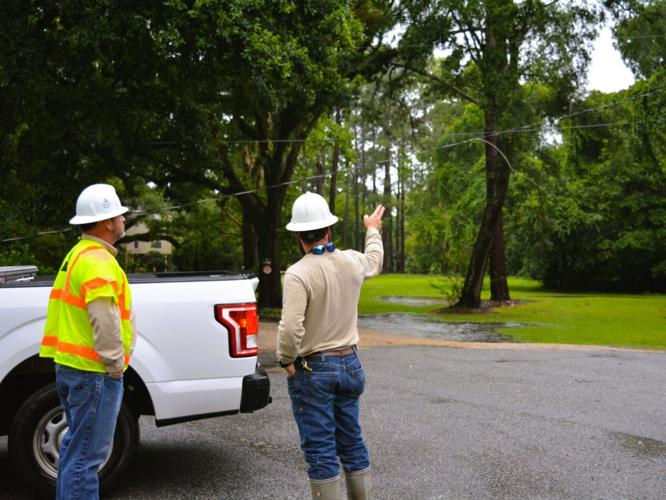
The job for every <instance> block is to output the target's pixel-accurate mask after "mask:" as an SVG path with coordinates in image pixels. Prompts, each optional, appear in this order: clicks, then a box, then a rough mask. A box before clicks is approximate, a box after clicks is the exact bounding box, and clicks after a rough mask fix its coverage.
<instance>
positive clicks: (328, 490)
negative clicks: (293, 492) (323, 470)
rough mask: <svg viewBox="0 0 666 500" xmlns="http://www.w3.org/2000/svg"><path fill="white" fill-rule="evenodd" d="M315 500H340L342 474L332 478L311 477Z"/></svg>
mask: <svg viewBox="0 0 666 500" xmlns="http://www.w3.org/2000/svg"><path fill="white" fill-rule="evenodd" d="M310 488H311V489H312V498H313V499H314V500H340V476H335V477H333V478H331V479H321V480H318V479H310Z"/></svg>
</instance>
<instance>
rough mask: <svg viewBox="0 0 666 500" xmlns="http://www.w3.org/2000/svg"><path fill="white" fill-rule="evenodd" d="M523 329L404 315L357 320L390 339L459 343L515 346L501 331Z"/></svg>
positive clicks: (513, 325)
mask: <svg viewBox="0 0 666 500" xmlns="http://www.w3.org/2000/svg"><path fill="white" fill-rule="evenodd" d="M520 326H522V325H520V324H518V323H449V322H444V321H437V320H434V319H432V318H430V317H429V316H425V315H422V314H405V313H389V314H369V315H364V316H359V318H358V327H359V328H369V329H372V330H377V331H380V332H385V333H387V334H391V335H402V336H408V337H428V338H434V339H444V340H457V341H460V342H489V343H497V342H515V340H514V339H513V338H512V337H511V336H509V335H503V334H501V333H499V329H500V328H517V327H520Z"/></svg>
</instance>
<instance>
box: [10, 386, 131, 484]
mask: <svg viewBox="0 0 666 500" xmlns="http://www.w3.org/2000/svg"><path fill="white" fill-rule="evenodd" d="M66 430H67V420H66V419H65V413H64V411H63V409H62V406H60V400H59V399H58V393H57V391H56V387H55V384H50V385H47V386H45V387H42V388H41V389H40V390H38V391H37V392H35V393H34V394H33V395H32V396H30V397H29V398H28V400H27V401H26V402H25V403H24V404H23V406H21V408H20V409H19V411H18V412H17V413H16V416H15V417H14V421H13V422H12V426H11V429H10V431H9V435H8V440H7V451H8V454H9V463H10V464H12V466H13V467H14V470H15V471H16V473H17V474H18V476H19V477H20V478H21V479H22V480H23V481H24V482H25V483H26V484H27V485H29V486H32V487H38V488H39V489H40V490H42V491H44V492H48V493H53V492H54V491H55V483H56V477H57V474H58V458H59V449H60V443H61V442H62V438H63V436H64V435H65V431H66ZM138 444H139V424H138V419H137V418H136V417H135V416H134V415H133V414H132V412H131V411H130V409H129V408H128V407H127V406H126V405H125V403H124V402H123V404H122V405H121V407H120V413H119V414H118V421H117V423H116V432H115V434H114V436H113V445H112V447H111V453H110V454H109V457H108V458H107V459H106V461H105V462H104V463H103V464H102V465H101V466H100V470H99V479H100V490H101V491H103V492H106V491H109V490H110V489H112V488H113V487H114V485H115V484H116V483H117V482H118V481H119V480H120V478H121V477H122V475H123V473H124V472H125V470H126V469H127V468H128V467H129V465H130V462H131V461H132V458H133V457H134V453H135V452H136V449H137V446H138Z"/></svg>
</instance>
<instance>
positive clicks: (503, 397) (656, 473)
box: [0, 343, 666, 500]
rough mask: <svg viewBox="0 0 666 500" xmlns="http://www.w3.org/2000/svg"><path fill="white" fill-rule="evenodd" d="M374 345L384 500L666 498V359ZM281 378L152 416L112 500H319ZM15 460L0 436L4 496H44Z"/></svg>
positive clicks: (367, 404) (370, 425)
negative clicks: (237, 410) (13, 467)
mask: <svg viewBox="0 0 666 500" xmlns="http://www.w3.org/2000/svg"><path fill="white" fill-rule="evenodd" d="M366 344H368V343H366ZM369 344H372V343H369ZM372 345H373V346H372V347H370V346H366V347H363V348H362V349H361V356H362V359H363V362H364V365H365V368H366V372H367V387H366V393H365V395H364V396H363V400H362V425H363V427H364V432H365V437H366V440H367V443H368V447H369V449H370V453H371V458H372V461H373V488H374V497H375V498H376V499H380V500H381V499H438V498H446V499H449V498H456V499H457V498H474V499H477V498H571V499H574V498H576V499H577V498H591V499H594V498H599V499H602V498H603V499H615V498H617V499H625V498H645V499H662V498H666V419H665V412H666V392H665V389H666V353H654V352H638V351H623V350H612V349H596V348H592V349H588V348H581V349H572V348H567V349H565V350H564V349H553V348H552V346H551V348H550V349H541V348H538V347H534V346H531V347H527V348H526V347H525V346H524V345H516V344H506V345H497V344H492V345H487V346H486V347H485V348H484V346H482V345H478V346H475V347H476V348H473V349H462V348H457V347H451V346H442V345H439V346H418V345H400V346H395V345H383V346H379V345H378V344H372ZM262 359H263V360H264V362H265V363H267V364H268V365H270V364H271V357H270V355H265V356H263V358H262ZM268 370H269V373H270V375H271V383H272V395H273V403H272V404H271V405H269V407H267V408H265V409H263V410H261V411H259V412H257V413H255V414H247V415H245V414H244V415H236V416H231V417H223V418H215V419H210V420H202V421H198V422H191V423H186V424H179V425H174V426H171V427H165V428H162V429H157V428H155V426H154V425H152V421H151V419H149V418H145V417H144V418H142V444H141V446H140V448H139V451H138V453H137V460H136V463H135V465H134V468H133V469H132V471H131V473H130V474H129V475H128V476H127V478H126V479H125V481H124V482H123V483H122V485H121V486H120V488H119V489H118V490H117V491H116V492H115V493H114V495H113V497H112V498H117V499H125V498H140V499H144V498H145V499H160V500H166V499H176V498H178V499H180V498H182V499H194V498H202V499H203V498H205V499H208V498H220V499H222V498H224V499H227V498H228V499H264V498H265V499H287V498H309V488H308V484H307V479H306V474H305V464H304V461H303V459H302V456H301V453H300V450H299V449H298V436H297V430H296V426H295V424H294V423H293V420H292V418H291V414H290V409H289V400H288V397H287V390H286V383H285V378H284V375H283V373H282V370H280V369H279V368H274V367H271V366H269V367H268ZM8 465H9V464H8V459H7V453H6V441H0V473H1V474H2V476H1V477H0V497H1V498H17V499H18V498H21V499H23V498H33V497H31V496H30V494H29V492H28V491H27V490H26V489H25V488H24V487H23V486H21V485H18V484H16V483H15V481H14V480H13V478H12V477H10V476H9V475H8V473H7V471H8Z"/></svg>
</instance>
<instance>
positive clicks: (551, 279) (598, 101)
mask: <svg viewBox="0 0 666 500" xmlns="http://www.w3.org/2000/svg"><path fill="white" fill-rule="evenodd" d="M662 96H663V83H662V81H661V80H657V79H656V78H655V79H651V80H649V81H643V82H639V83H637V84H636V85H635V86H634V87H633V88H632V89H630V90H628V91H626V92H620V93H617V94H615V95H604V94H600V93H593V94H592V95H591V96H590V97H589V98H588V99H586V100H585V101H583V102H581V103H580V106H581V108H580V112H579V113H576V114H575V116H573V117H572V118H571V119H569V120H567V122H566V123H565V124H563V126H562V130H563V137H564V144H563V146H562V147H560V148H555V147H551V148H548V149H545V150H543V151H542V158H540V159H537V162H538V163H540V164H541V165H542V167H541V170H542V171H543V172H544V173H548V175H549V176H550V177H549V178H546V179H545V180H542V181H541V182H542V186H544V187H545V192H542V193H538V194H536V193H535V194H532V195H531V196H527V197H525V198H523V199H521V200H520V201H518V202H517V205H516V211H515V213H516V216H515V219H514V220H513V226H512V227H513V230H514V231H515V232H516V236H517V241H519V242H520V245H521V246H522V247H523V248H522V249H519V248H516V247H515V246H514V247H512V249H511V251H516V250H518V253H519V255H521V256H522V257H518V256H517V255H515V256H514V258H518V259H519V260H522V266H517V267H520V268H522V270H523V272H525V273H527V274H530V275H532V276H535V277H538V278H540V279H543V281H544V284H545V285H546V286H548V287H552V288H558V289H567V290H627V291H631V290H652V291H664V290H666V280H665V279H664V274H663V263H664V255H666V231H665V230H664V227H665V223H666V200H665V199H664V196H663V193H665V192H666V169H665V168H664V165H665V164H666V156H665V155H664V151H666V150H665V149H664V145H665V142H664V136H663V133H661V132H660V131H658V130H657V129H658V128H659V127H660V122H661V120H662V111H661V110H663V109H664V108H663V97H662ZM595 124H603V126H595ZM548 163H552V164H553V166H552V167H551V168H550V169H548V168H547V166H546V165H547V164H548ZM514 263H515V261H514ZM515 269H516V268H514V270H515Z"/></svg>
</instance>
